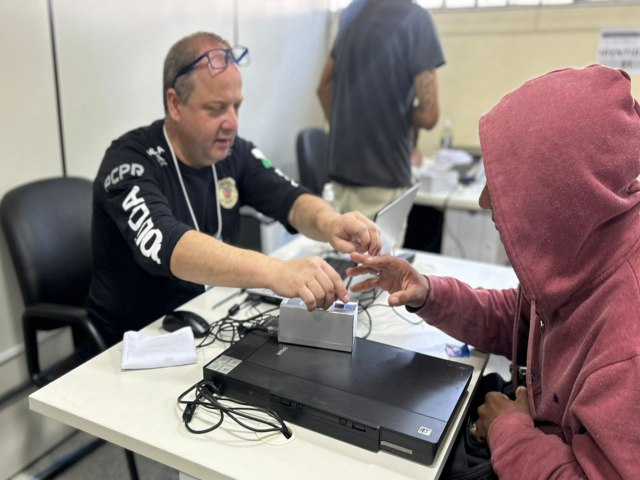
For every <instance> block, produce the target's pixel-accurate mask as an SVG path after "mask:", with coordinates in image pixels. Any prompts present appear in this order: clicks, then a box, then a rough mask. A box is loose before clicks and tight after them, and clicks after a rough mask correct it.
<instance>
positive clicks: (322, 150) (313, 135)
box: [296, 128, 329, 195]
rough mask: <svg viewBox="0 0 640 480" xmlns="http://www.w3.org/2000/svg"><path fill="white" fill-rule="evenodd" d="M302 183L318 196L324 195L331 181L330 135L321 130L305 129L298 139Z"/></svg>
mask: <svg viewBox="0 0 640 480" xmlns="http://www.w3.org/2000/svg"><path fill="white" fill-rule="evenodd" d="M296 153H297V157H298V172H299V174H300V183H301V184H302V185H304V186H305V187H307V188H308V189H309V190H311V191H312V192H313V193H315V194H316V195H322V189H323V187H324V184H325V183H327V182H328V181H329V166H328V156H329V134H328V133H327V132H325V131H324V130H322V129H320V128H305V129H303V130H301V131H300V132H299V133H298V136H297V138H296Z"/></svg>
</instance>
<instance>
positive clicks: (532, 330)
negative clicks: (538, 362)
mask: <svg viewBox="0 0 640 480" xmlns="http://www.w3.org/2000/svg"><path fill="white" fill-rule="evenodd" d="M529 317H530V319H529V344H528V345H527V396H528V397H529V409H530V410H531V418H536V407H535V405H534V404H533V377H532V372H531V362H532V359H533V345H534V344H537V341H538V338H539V336H540V327H539V326H538V315H537V314H536V301H535V300H531V310H530V314H529ZM538 375H539V374H538Z"/></svg>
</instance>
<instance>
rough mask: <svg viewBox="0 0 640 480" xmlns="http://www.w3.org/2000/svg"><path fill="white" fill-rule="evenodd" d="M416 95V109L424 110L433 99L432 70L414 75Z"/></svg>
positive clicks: (427, 108)
mask: <svg viewBox="0 0 640 480" xmlns="http://www.w3.org/2000/svg"><path fill="white" fill-rule="evenodd" d="M415 86H416V97H417V99H418V105H417V106H416V110H419V111H422V112H426V111H427V110H429V108H430V106H431V103H432V101H433V98H432V97H433V93H432V92H433V72H431V71H427V72H423V73H421V74H420V75H418V76H417V77H416V81H415Z"/></svg>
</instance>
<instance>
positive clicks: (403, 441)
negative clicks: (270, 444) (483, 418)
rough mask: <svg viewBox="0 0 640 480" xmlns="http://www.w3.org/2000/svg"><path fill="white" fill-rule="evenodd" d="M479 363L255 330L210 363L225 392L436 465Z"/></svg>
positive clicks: (208, 371)
mask: <svg viewBox="0 0 640 480" xmlns="http://www.w3.org/2000/svg"><path fill="white" fill-rule="evenodd" d="M472 372H473V367H471V366H470V365H465V364H463V363H458V362H455V361H452V360H445V359H441V358H436V357H431V356H429V355H425V354H421V353H416V352H412V351H409V350H405V349H402V348H398V347H393V346H391V345H386V344H383V343H378V342H373V341H371V340H365V339H362V338H356V339H355V342H354V345H353V351H352V352H351V353H348V352H340V351H337V350H329V349H325V348H313V347H305V346H301V345H291V344H285V343H278V341H277V340H276V338H275V337H271V336H267V335H263V336H260V335H259V334H258V333H254V332H251V333H248V334H247V335H246V336H245V337H243V338H242V339H241V340H240V341H238V342H237V343H235V344H234V345H232V346H231V347H229V348H228V349H227V350H225V351H224V352H223V353H222V354H221V355H219V356H218V357H216V358H214V359H213V360H212V361H211V362H209V363H207V364H206V365H205V366H204V367H203V375H204V378H205V380H208V381H212V382H214V383H216V384H217V385H218V386H219V387H220V388H221V392H222V394H223V395H225V396H226V397H229V398H232V399H235V400H239V401H242V402H246V403H249V404H252V405H256V406H259V407H263V408H269V409H273V410H275V411H276V412H277V413H278V414H279V415H280V416H281V417H282V418H283V419H284V420H285V421H288V422H291V423H293V424H296V425H299V426H301V427H304V428H308V429H310V430H313V431H315V432H319V433H322V434H324V435H328V436H330V437H333V438H335V439H338V440H341V441H344V442H348V443H350V444H352V445H356V446H358V447H362V448H365V449H367V450H370V451H373V452H377V451H379V450H384V451H386V452H388V453H391V454H394V455H398V456H400V457H404V458H407V459H410V460H413V461H415V462H418V463H421V464H424V465H430V464H432V463H433V459H434V457H435V455H436V454H437V453H438V449H439V448H440V447H441V445H442V443H443V440H444V438H445V435H446V432H447V431H448V429H450V428H451V425H452V424H453V423H454V420H455V418H456V413H457V410H458V408H459V405H460V403H461V400H462V399H463V398H464V396H465V395H466V391H467V387H468V385H469V380H470V379H471V374H472Z"/></svg>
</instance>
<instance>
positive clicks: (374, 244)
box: [328, 212, 382, 255]
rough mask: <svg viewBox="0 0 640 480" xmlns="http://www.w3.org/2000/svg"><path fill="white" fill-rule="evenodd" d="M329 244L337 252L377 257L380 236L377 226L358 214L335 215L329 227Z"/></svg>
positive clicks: (379, 248)
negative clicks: (366, 254)
mask: <svg viewBox="0 0 640 480" xmlns="http://www.w3.org/2000/svg"><path fill="white" fill-rule="evenodd" d="M328 233H329V243H331V246H332V247H333V248H335V249H336V250H337V251H339V252H343V253H351V252H360V253H365V252H367V253H369V255H378V254H379V253H380V250H381V249H382V236H381V235H380V230H379V229H378V226H377V225H376V224H375V223H373V222H372V221H371V220H369V219H368V218H367V217H365V216H364V215H363V214H361V213H360V212H349V213H344V214H342V215H336V216H335V217H334V218H333V219H332V221H331V225H330V227H329V231H328Z"/></svg>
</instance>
